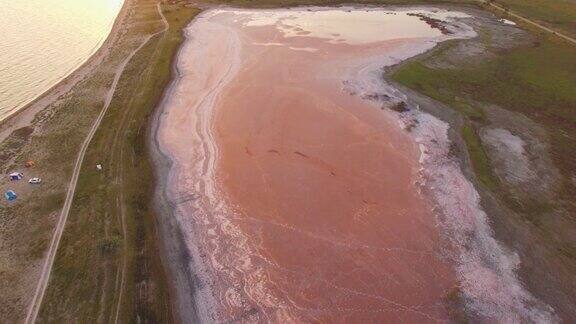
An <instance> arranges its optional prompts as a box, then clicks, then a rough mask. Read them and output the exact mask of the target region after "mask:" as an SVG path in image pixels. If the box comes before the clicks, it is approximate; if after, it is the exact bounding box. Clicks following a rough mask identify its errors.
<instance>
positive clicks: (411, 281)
mask: <svg viewBox="0 0 576 324" xmlns="http://www.w3.org/2000/svg"><path fill="white" fill-rule="evenodd" d="M251 19H252V18H250V16H249V15H248V16H247V15H243V14H242V13H232V12H225V13H221V14H212V15H206V16H205V17H203V18H201V19H199V20H198V21H196V22H195V24H194V27H192V28H191V29H189V31H188V32H189V33H193V35H194V37H195V42H196V43H195V46H193V45H191V44H188V45H187V46H185V47H184V49H183V50H182V52H181V55H180V60H181V61H182V62H181V63H180V66H181V70H182V71H181V72H182V74H183V77H182V79H181V81H180V83H179V85H178V86H177V87H176V90H175V93H174V94H173V97H174V98H175V99H174V100H173V102H172V103H171V104H170V105H169V107H168V108H169V110H168V111H167V115H166V116H165V117H164V121H163V126H162V128H161V129H160V132H159V139H160V141H161V143H163V147H164V149H165V150H166V152H167V153H168V154H169V155H170V156H172V158H173V159H174V161H175V162H176V165H175V166H176V170H177V171H176V172H175V173H174V174H173V176H172V183H173V185H172V189H171V190H172V193H173V195H174V196H178V197H186V195H187V194H191V193H195V194H197V195H198V197H199V198H198V199H196V200H194V201H193V202H190V201H188V200H183V202H182V203H181V204H180V205H179V207H178V210H179V212H180V215H181V219H180V221H181V222H182V223H183V227H184V228H185V231H187V232H188V233H192V234H190V238H189V239H190V244H191V245H193V246H195V247H194V249H198V250H199V251H200V252H198V253H199V255H200V256H201V257H202V260H203V264H204V265H205V268H204V270H205V271H206V272H207V273H209V275H208V277H210V278H212V279H211V280H208V279H207V280H208V281H210V282H212V284H211V285H210V288H211V289H210V290H211V293H212V294H213V295H214V303H216V305H211V306H207V308H210V307H214V309H217V310H219V313H218V315H217V319H218V320H231V319H237V320H241V321H252V320H262V321H266V320H267V321H296V322H300V321H321V322H358V323H362V322H383V321H387V322H397V321H401V322H423V321H445V320H447V319H448V318H449V316H448V312H449V310H448V308H447V306H446V299H447V295H448V293H449V291H450V289H451V288H452V287H454V286H455V282H456V279H455V275H454V273H453V270H452V267H451V265H450V264H448V263H447V262H446V261H444V260H442V259H441V258H440V256H439V233H438V231H437V229H436V228H435V226H436V222H435V217H434V214H433V212H432V208H431V204H430V203H429V202H427V201H426V199H425V198H424V197H423V196H422V195H421V194H420V193H419V191H418V188H417V186H416V185H415V182H416V180H417V170H418V168H419V164H418V159H419V150H418V147H417V146H416V145H415V144H414V142H413V140H412V139H411V138H410V137H409V136H408V134H407V133H406V132H405V131H403V130H402V129H401V128H400V127H399V126H398V123H397V122H396V121H395V120H394V119H393V118H392V117H391V116H390V115H388V114H387V113H385V112H383V111H382V110H381V109H380V107H378V105H376V104H375V103H373V102H370V101H367V100H364V99H362V98H361V97H360V96H355V95H351V94H350V93H349V92H346V91H343V82H344V81H346V78H347V77H348V76H351V75H353V74H354V71H355V69H357V68H358V67H362V66H363V65H366V64H367V63H366V62H369V61H370V58H371V57H375V56H377V55H381V54H383V53H384V54H386V53H389V54H390V55H393V56H398V57H403V56H404V57H407V56H410V55H413V54H410V49H412V50H413V49H414V48H417V49H420V50H421V47H422V44H423V43H425V42H426V38H425V37H433V36H435V35H436V33H437V31H434V30H431V29H430V28H429V27H428V26H427V25H425V24H424V23H423V22H421V21H420V20H418V19H417V18H415V17H409V16H406V17H404V19H406V21H407V22H408V23H409V24H411V25H410V26H411V28H414V33H416V34H417V33H421V34H422V35H419V36H418V37H416V35H412V36H410V35H405V37H403V38H393V37H389V36H386V37H383V38H382V39H376V40H374V39H365V38H358V39H354V38H352V39H348V40H346V39H343V40H340V39H339V37H342V36H341V35H336V34H335V35H334V37H335V38H336V41H334V40H330V39H327V38H325V37H324V38H320V36H322V33H320V34H319V35H320V36H319V37H316V36H315V34H314V33H315V32H317V31H313V32H306V31H305V30H304V31H302V30H297V32H298V33H299V34H298V35H296V36H294V35H289V34H287V33H286V32H282V31H281V29H280V28H278V26H279V24H280V23H279V22H278V21H280V20H278V19H277V18H274V19H276V20H274V19H272V21H273V22H272V23H271V24H270V23H258V24H254V25H252V26H249V25H250V23H247V21H248V22H250V21H252V20H251ZM313 21H314V20H310V21H309V22H313ZM414 24H416V25H417V24H424V25H417V26H416V27H414ZM400 27H401V25H399V26H398V27H397V28H400ZM290 30H292V31H294V28H292V29H290ZM198 44H201V45H202V48H201V49H199V48H198ZM186 224H194V225H193V226H188V227H187V225H186Z"/></svg>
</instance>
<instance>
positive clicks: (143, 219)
mask: <svg viewBox="0 0 576 324" xmlns="http://www.w3.org/2000/svg"><path fill="white" fill-rule="evenodd" d="M127 1H130V2H128V4H127V5H129V6H130V7H129V13H128V15H127V16H126V18H125V22H124V24H123V25H122V32H121V36H120V37H119V38H118V39H117V40H116V43H115V44H114V46H113V48H112V51H111V52H110V55H109V56H108V57H107V58H106V59H105V61H104V62H103V64H101V65H100V66H99V67H98V68H97V69H95V71H93V73H91V74H89V75H88V76H87V77H86V78H85V79H84V80H82V81H81V82H80V83H78V84H77V85H76V86H75V87H74V88H73V89H72V91H70V92H69V93H68V94H66V95H65V96H64V97H62V98H60V99H59V100H58V101H57V102H56V103H54V104H52V105H51V106H49V107H47V108H46V109H44V110H43V111H42V112H40V113H39V114H38V115H37V116H36V117H35V119H34V121H33V124H32V125H31V126H29V127H26V128H22V129H19V130H17V131H15V132H13V133H12V134H11V135H10V136H9V137H8V138H7V139H6V140H5V141H3V142H2V143H0V148H1V152H2V153H1V154H0V162H1V163H0V167H1V171H2V172H3V173H9V172H12V171H24V173H25V174H26V178H28V176H40V177H42V178H43V183H42V184H41V185H40V186H31V185H29V184H27V183H25V182H23V181H21V182H18V183H14V182H8V181H7V180H6V179H2V180H1V181H0V187H1V188H2V189H8V188H10V189H14V190H16V191H17V193H18V195H19V197H18V199H17V201H16V202H15V203H10V204H6V203H4V202H3V203H2V207H0V260H1V261H0V317H1V318H2V321H3V322H7V323H8V322H18V321H22V320H23V318H24V317H25V314H26V310H27V307H28V303H29V300H30V297H31V296H32V294H33V291H34V289H35V285H36V283H37V280H38V273H39V270H40V267H41V265H42V261H43V256H44V253H45V251H46V248H47V246H48V242H49V240H50V239H51V237H52V234H53V228H54V223H55V219H56V217H57V215H58V213H59V211H60V209H61V207H62V203H63V199H64V196H65V191H66V188H67V184H68V181H69V179H70V174H71V171H72V167H73V164H74V161H75V159H76V155H77V154H78V153H77V152H78V150H79V147H80V144H81V142H82V141H83V139H84V138H85V137H86V135H87V132H88V129H89V128H90V126H91V124H92V123H93V121H94V120H95V117H96V116H97V114H98V113H99V112H100V110H101V109H102V106H103V100H104V96H105V94H106V92H107V90H108V88H109V87H110V85H111V83H112V79H113V78H114V74H115V72H116V68H117V66H119V65H120V63H121V62H122V61H123V60H124V59H125V58H126V57H127V55H128V54H129V53H130V52H131V51H133V50H134V49H135V48H136V47H137V46H139V45H140V44H141V42H142V40H143V38H144V37H145V36H146V35H150V34H152V33H155V32H157V31H158V30H160V29H162V28H163V23H162V20H161V17H160V16H159V14H158V11H157V7H156V3H157V1H154V0H127ZM162 8H163V10H165V11H166V17H167V18H168V21H169V23H170V27H171V28H170V30H169V32H168V33H164V34H161V35H158V36H157V37H155V38H153V39H151V40H150V42H149V43H148V44H147V45H146V46H145V47H144V48H142V50H140V51H139V52H138V54H137V55H136V56H135V57H134V58H133V59H132V61H131V62H130V64H129V65H128V66H127V68H126V70H125V72H124V74H123V76H122V78H121V80H120V83H119V86H118V88H117V91H116V92H115V94H114V98H113V101H112V104H111V106H110V108H109V112H108V114H107V116H106V117H105V120H104V121H103V123H102V125H101V127H100V129H99V131H98V133H97V134H96V136H95V138H94V140H93V142H92V144H91V146H90V148H89V150H88V152H87V157H86V159H85V163H84V165H83V169H82V172H81V176H80V179H79V184H78V189H77V194H76V197H75V201H74V203H73V206H72V210H71V212H70V216H69V223H68V224H67V225H66V229H65V232H64V235H63V239H62V242H61V245H60V248H59V250H58V254H57V257H56V261H55V265H54V268H53V272H52V276H51V278H50V282H49V286H48V288H47V291H46V295H45V298H44V303H43V306H42V309H41V313H40V316H39V317H40V318H39V320H40V321H42V322H45V321H46V322H62V321H65V322H66V321H78V320H80V321H82V322H85V321H89V322H93V321H97V322H114V321H116V320H118V321H120V322H126V321H128V319H134V318H136V313H137V314H138V316H139V317H140V318H141V319H144V318H146V319H149V320H152V321H157V320H158V321H164V320H169V319H171V315H170V312H169V303H168V298H167V295H166V290H165V287H164V281H163V280H164V274H163V270H162V267H161V265H160V261H159V259H158V255H157V246H156V241H155V240H154V239H153V235H154V219H153V215H152V213H151V211H150V210H149V209H148V205H147V203H148V201H149V200H148V197H149V194H150V190H151V187H152V185H153V181H152V179H151V172H150V170H149V165H148V161H147V158H146V155H145V154H146V153H145V152H146V147H145V141H144V136H145V132H146V125H147V116H148V114H149V113H150V111H151V110H152V109H153V107H154V106H155V104H156V102H157V101H158V98H159V97H160V95H161V91H162V89H163V88H164V85H165V84H166V83H167V82H168V80H169V79H170V63H171V60H172V57H173V54H174V52H175V50H176V49H177V47H178V44H179V43H180V41H181V35H180V29H181V27H182V26H183V25H184V24H185V23H186V22H187V21H189V20H190V19H191V18H192V17H193V16H194V15H195V14H196V10H194V9H191V8H184V6H183V5H182V4H178V3H175V4H172V5H163V6H162ZM29 159H32V160H34V161H36V166H35V167H33V168H31V169H25V168H24V163H25V161H27V160H29ZM97 163H99V164H102V165H103V166H104V170H103V172H100V173H95V172H92V171H95V165H96V164H97ZM125 179H129V180H125ZM120 193H122V195H120ZM121 214H122V217H120V215H121ZM121 295H122V299H121V302H119V300H120V299H119V298H120V296H121ZM118 307H119V308H120V310H119V311H117V308H118Z"/></svg>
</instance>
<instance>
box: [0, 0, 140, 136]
mask: <svg viewBox="0 0 576 324" xmlns="http://www.w3.org/2000/svg"><path fill="white" fill-rule="evenodd" d="M133 2H134V0H124V3H123V4H122V8H121V9H120V11H119V12H118V15H117V16H116V19H115V20H114V23H113V25H112V28H111V29H110V32H109V33H108V36H107V37H106V39H105V40H104V41H103V42H102V44H100V46H99V47H98V48H97V49H96V50H95V51H94V53H92V55H90V56H89V57H87V58H86V60H85V61H84V62H82V63H81V64H80V65H79V66H78V67H77V68H76V69H74V70H73V71H71V72H70V73H69V74H68V75H66V76H65V77H63V78H62V80H60V81H59V82H58V83H56V84H55V85H53V86H52V87H51V88H49V89H47V90H46V91H44V92H43V93H42V94H40V95H38V97H36V98H35V99H33V100H32V101H30V102H29V103H28V104H26V105H25V106H24V107H22V108H20V109H18V110H17V111H15V112H13V113H12V114H10V115H9V116H8V117H6V118H4V119H2V120H0V142H1V141H3V140H4V139H5V138H6V137H8V136H9V135H10V134H11V133H12V132H13V131H14V130H16V129H18V128H21V127H25V126H29V125H31V124H32V122H33V120H34V117H35V116H36V114H37V113H38V112H40V111H42V110H43V109H44V108H46V107H48V106H49V105H51V104H52V103H54V102H55V101H57V100H58V98H60V97H62V96H63V95H65V94H66V93H68V92H69V91H70V90H71V89H72V88H73V87H74V86H75V85H76V84H77V83H78V82H80V81H81V80H83V79H84V78H85V77H86V76H87V75H89V74H90V73H91V72H92V71H93V70H94V69H95V68H96V67H98V66H99V65H100V64H101V63H102V62H103V61H104V59H105V58H106V57H107V56H108V55H109V54H110V51H111V48H112V47H113V46H114V44H115V42H116V40H117V39H118V37H119V35H120V33H121V31H122V29H123V28H122V24H123V22H124V20H125V18H126V16H127V15H128V13H129V8H130V7H131V6H132V4H133Z"/></svg>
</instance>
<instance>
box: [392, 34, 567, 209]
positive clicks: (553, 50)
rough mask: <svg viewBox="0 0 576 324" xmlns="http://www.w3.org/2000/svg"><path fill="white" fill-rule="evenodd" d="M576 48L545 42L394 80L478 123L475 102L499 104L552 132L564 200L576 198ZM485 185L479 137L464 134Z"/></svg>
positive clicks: (488, 178) (415, 65)
mask: <svg viewBox="0 0 576 324" xmlns="http://www.w3.org/2000/svg"><path fill="white" fill-rule="evenodd" d="M575 57H576V47H573V46H569V45H566V44H563V43H560V42H557V41H556V40H554V39H550V38H546V37H543V38H540V39H539V40H538V42H537V43H536V44H535V45H532V46H526V47H523V48H517V49H514V50H511V51H508V52H505V53H501V54H500V55H499V56H498V57H497V58H495V59H493V60H489V61H486V62H482V63H481V64H474V65H470V66H463V67H462V68H458V69H436V68H430V67H427V66H426V65H424V64H423V63H422V62H420V61H414V62H412V63H410V64H407V65H406V66H404V67H403V68H401V69H400V70H399V71H397V73H396V74H395V75H394V79H395V80H396V81H398V82H400V83H402V84H404V85H407V86H408V87H410V88H412V89H415V90H417V91H419V92H422V93H424V94H426V95H427V96H430V97H432V98H434V99H436V100H438V101H441V102H443V103H445V104H447V105H449V106H451V107H453V108H454V109H456V110H458V111H460V112H462V113H463V114H464V115H466V116H468V117H469V119H470V120H471V121H472V122H474V123H476V124H477V125H483V124H484V123H485V119H484V117H483V111H482V108H481V107H478V105H477V104H475V102H481V103H486V104H496V105H499V106H501V107H505V108H506V109H510V110H513V111H517V112H520V113H522V114H524V115H526V116H528V117H530V118H531V119H532V120H534V121H536V122H538V123H539V124H541V125H543V126H544V127H545V128H546V129H547V130H548V131H549V133H550V134H551V137H552V138H551V144H552V145H551V146H552V152H551V154H552V157H553V159H554V161H555V162H556V165H557V166H558V167H559V168H560V170H561V171H562V172H563V174H564V182H563V190H562V197H563V198H564V199H566V200H570V198H571V197H574V196H575V195H576V188H575V187H574V183H573V182H572V181H571V178H572V176H573V172H574V170H576V159H574V158H573V157H574V156H575V155H576V141H575V140H574V138H576V91H575V89H576V64H574V58H575ZM467 98H468V99H471V100H467ZM463 135H464V138H465V139H466V141H467V142H468V143H469V148H470V152H471V155H472V157H473V160H474V165H475V166H476V171H477V172H478V174H479V177H480V179H481V180H482V182H483V183H484V184H485V185H487V186H488V187H490V188H492V189H494V185H495V182H497V180H495V179H494V177H493V175H492V174H491V172H490V167H489V166H488V167H487V166H486V164H487V162H486V159H485V157H484V155H483V154H482V153H480V152H481V151H482V150H481V148H478V145H477V142H478V140H477V136H475V135H474V131H473V130H470V129H465V130H463Z"/></svg>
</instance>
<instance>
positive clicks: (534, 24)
mask: <svg viewBox="0 0 576 324" xmlns="http://www.w3.org/2000/svg"><path fill="white" fill-rule="evenodd" d="M482 3H484V4H486V5H489V6H491V7H492V8H494V9H496V10H499V11H502V12H505V13H507V14H508V15H510V16H512V17H514V18H517V19H520V20H521V21H523V22H525V23H528V24H530V25H532V26H535V27H537V28H540V29H542V30H543V31H546V32H549V33H552V34H554V35H556V36H558V37H560V38H562V39H564V40H565V41H567V42H569V43H571V44H573V45H576V39H575V38H572V37H570V36H567V35H564V34H562V33H560V32H558V31H556V30H554V29H551V28H548V27H546V26H544V25H542V24H539V23H537V22H535V21H534V20H530V19H528V18H525V17H522V16H520V15H517V14H515V13H513V12H510V11H509V10H508V9H506V8H504V7H501V6H499V5H497V4H495V3H494V2H489V1H482Z"/></svg>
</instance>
